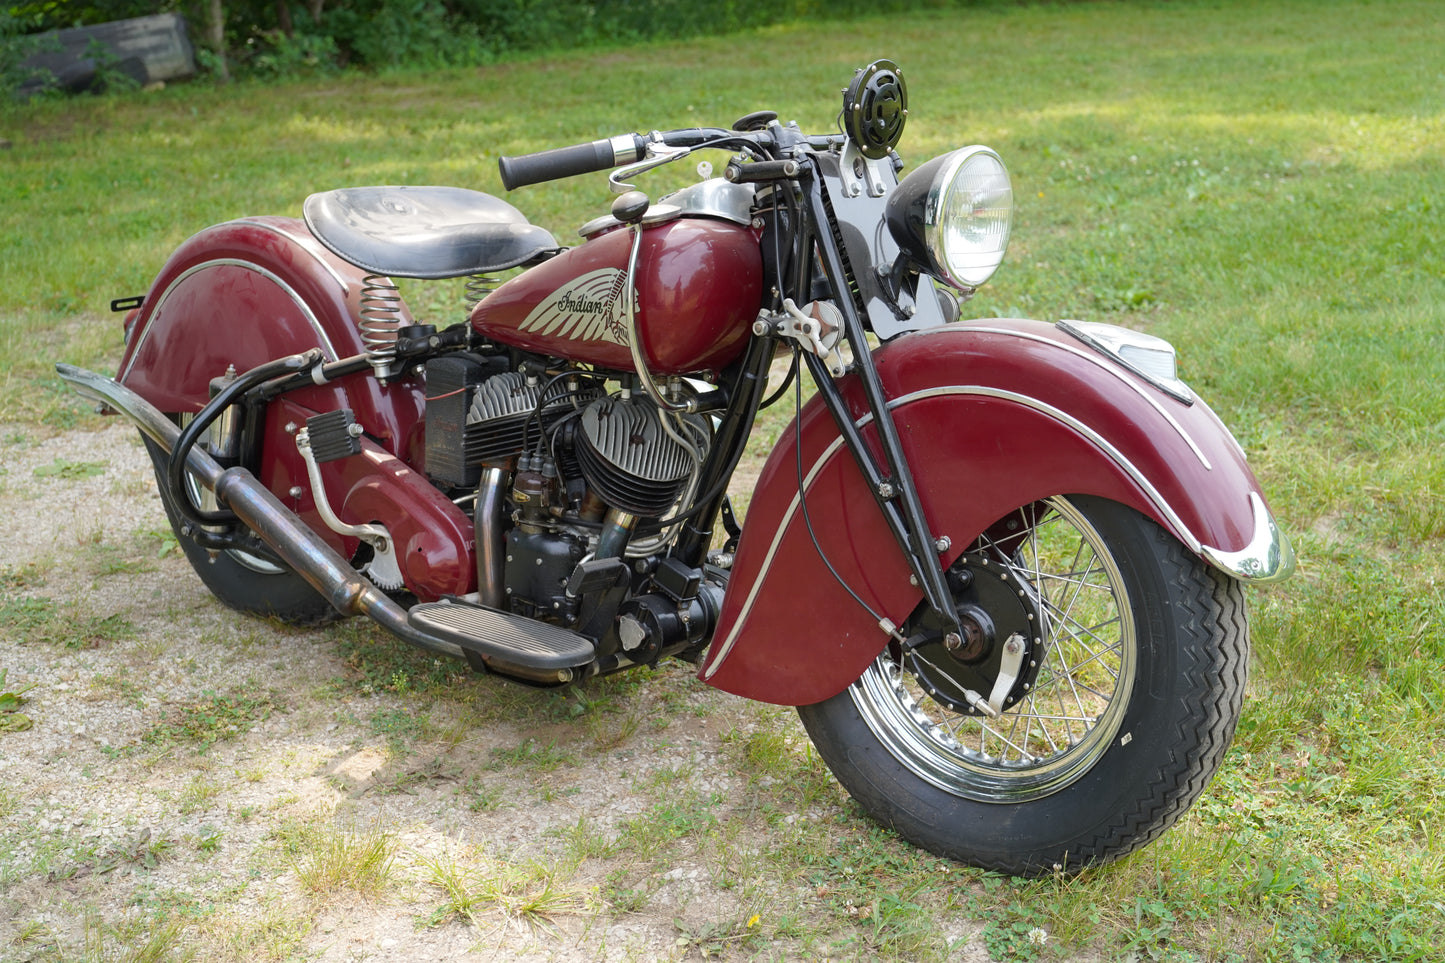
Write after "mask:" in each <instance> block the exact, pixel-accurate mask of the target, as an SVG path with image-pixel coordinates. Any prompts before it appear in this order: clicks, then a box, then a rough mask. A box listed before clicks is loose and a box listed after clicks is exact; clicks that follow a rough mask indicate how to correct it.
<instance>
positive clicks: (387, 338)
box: [358, 274, 402, 376]
mask: <svg viewBox="0 0 1445 963" xmlns="http://www.w3.org/2000/svg"><path fill="white" fill-rule="evenodd" d="M401 304H402V302H401V293H400V292H399V291H397V288H396V285H395V284H393V283H392V281H391V278H389V277H387V276H386V275H384V274H368V275H367V276H366V277H365V278H363V279H362V282H361V309H360V311H359V312H358V314H359V319H358V322H359V323H358V327H359V328H360V329H361V344H362V347H363V348H365V350H366V356H367V358H368V359H369V360H370V361H371V365H372V367H373V368H375V369H376V370H377V373H378V374H380V375H383V376H385V375H387V374H390V373H391V367H392V362H394V361H395V360H396V335H397V331H399V330H400V329H401V327H402V318H401Z"/></svg>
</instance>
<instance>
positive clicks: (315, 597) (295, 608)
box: [142, 435, 342, 626]
mask: <svg viewBox="0 0 1445 963" xmlns="http://www.w3.org/2000/svg"><path fill="white" fill-rule="evenodd" d="M142 438H143V439H144V440H145V444H146V451H148V452H149V453H150V456H151V466H152V467H153V468H154V469H155V474H156V485H157V487H158V488H159V489H160V494H161V504H163V505H164V506H165V509H166V518H167V519H169V520H170V523H171V531H172V532H174V533H175V535H176V540H177V541H178V542H179V543H180V546H181V551H182V552H184V553H185V556H186V560H187V561H189V562H190V563H191V568H193V569H195V572H196V575H198V576H200V579H201V581H202V582H203V583H205V586H206V588H208V589H210V590H211V594H212V595H214V596H215V597H216V598H217V599H218V600H219V601H220V602H221V603H222V604H223V605H225V606H227V607H229V608H233V609H235V610H236V611H238V612H245V613H246V614H247V615H254V616H258V617H260V618H265V619H274V620H276V621H278V622H284V623H286V624H287V625H295V626H319V625H326V624H328V623H330V622H335V621H336V620H338V619H340V618H341V617H342V616H341V613H340V612H338V611H336V609H335V608H334V607H333V606H332V605H331V603H330V602H328V601H327V600H326V598H325V597H324V596H322V595H321V594H319V593H318V592H317V591H316V590H315V589H314V588H312V587H311V585H310V584H309V583H308V582H307V581H306V580H305V579H303V578H302V577H301V576H300V575H297V574H296V572H295V571H294V570H292V569H291V568H289V567H287V566H285V565H284V564H281V563H279V562H276V561H273V560H271V559H267V558H263V557H261V556H259V555H253V554H251V553H249V552H243V551H239V550H226V551H220V552H215V553H212V552H211V551H209V550H207V549H205V548H202V547H201V546H200V545H197V544H196V542H195V541H194V540H193V539H191V538H188V537H187V536H186V535H184V534H182V532H181V524H182V520H181V516H180V513H179V512H178V511H177V510H176V505H175V500H174V498H173V497H172V495H171V492H170V491H169V490H168V486H167V485H166V462H167V461H168V459H167V457H166V455H165V453H164V452H162V451H161V449H160V447H159V446H158V445H156V444H155V442H153V441H151V440H150V439H149V438H145V436H144V435H142ZM196 487H197V493H198V492H199V491H200V488H199V486H196ZM197 493H192V494H193V496H195V495H196V494H197ZM206 494H207V495H209V494H210V493H209V492H207V493H206ZM193 500H198V499H196V498H194V497H193ZM206 507H210V508H214V507H215V506H214V505H208V506H206Z"/></svg>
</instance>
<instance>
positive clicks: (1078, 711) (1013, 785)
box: [849, 498, 1138, 803]
mask: <svg viewBox="0 0 1445 963" xmlns="http://www.w3.org/2000/svg"><path fill="white" fill-rule="evenodd" d="M1038 507H1039V508H1040V509H1041V510H1039V511H1037V512H1034V511H1025V510H1020V511H1019V512H1017V513H1015V514H1014V515H1013V516H1012V517H1011V518H1010V519H1005V520H1003V526H1002V529H1003V530H1006V531H1007V532H1008V535H1007V546H1004V545H1001V544H999V543H998V542H995V541H991V540H989V539H988V538H987V537H985V538H984V539H983V540H981V541H980V543H979V545H978V548H979V549H980V550H982V551H983V552H985V553H986V554H988V555H990V556H991V558H992V561H994V562H996V563H998V564H1002V565H1006V566H1008V567H1009V569H1010V570H1011V573H1012V574H1013V575H1014V576H1015V577H1016V578H1017V579H1019V580H1021V581H1024V582H1027V583H1028V584H1029V585H1031V586H1032V587H1033V589H1034V591H1036V592H1037V593H1038V598H1039V601H1040V604H1041V605H1042V606H1043V610H1044V612H1045V613H1046V616H1047V618H1046V619H1045V622H1046V625H1047V629H1046V632H1045V635H1046V637H1045V638H1044V639H1042V646H1041V655H1040V656H1039V658H1038V661H1039V665H1038V666H1037V676H1036V677H1035V679H1034V681H1033V683H1032V685H1031V687H1030V689H1029V692H1028V693H1027V694H1026V695H1025V696H1024V697H1023V698H1021V699H1020V700H1019V701H1018V702H1017V703H1015V704H1014V705H1013V706H1011V707H1009V708H1007V709H1005V710H1004V711H1003V712H1002V713H1001V714H1000V715H999V716H998V718H994V719H990V718H987V717H985V716H982V715H968V714H965V713H960V712H954V711H953V710H951V709H948V708H947V707H945V706H944V705H942V704H940V703H938V702H936V701H934V700H933V699H932V698H930V697H929V696H928V695H927V694H926V693H925V692H924V690H923V688H922V687H921V686H920V685H919V683H918V681H917V680H916V679H915V678H914V677H913V675H912V673H910V672H909V671H908V670H907V669H906V668H904V667H903V666H902V665H901V664H900V662H899V660H898V658H897V656H896V655H895V654H894V653H893V652H891V651H887V650H885V651H884V653H883V654H882V655H881V656H879V658H878V659H877V660H876V661H875V662H874V663H873V664H872V665H870V666H869V667H868V668H867V669H866V670H864V672H863V675H862V676H861V677H860V678H859V679H858V681H857V682H855V683H854V684H853V686H852V688H851V689H850V690H849V692H850V694H851V695H852V698H853V702H854V704H855V705H856V706H857V707H858V711H859V713H860V714H861V715H862V717H863V720H864V722H865V723H866V724H867V725H868V727H869V728H870V729H871V730H872V731H873V734H874V735H875V736H877V737H878V739H879V740H880V741H881V742H882V743H883V745H884V746H885V747H886V748H887V749H888V751H889V752H890V753H892V755H893V756H894V758H896V759H897V760H898V761H899V762H901V763H902V764H903V765H904V766H906V767H907V768H908V769H910V770H912V771H913V772H914V773H915V774H917V775H918V776H919V777H921V778H922V779H924V780H926V781H928V782H930V783H932V784H933V785H935V786H937V787H939V788H940V789H943V790H946V791H947V792H950V793H953V794H954V795H958V796H962V797H964V798H967V799H975V800H979V801H982V802H1000V803H1005V802H1025V801H1028V800H1030V799H1036V798H1039V797H1042V796H1046V795H1049V794H1050V793H1054V792H1057V791H1059V790H1060V789H1063V788H1064V787H1066V786H1068V785H1070V784H1072V783H1073V782H1075V781H1077V780H1078V779H1080V778H1082V777H1083V776H1084V775H1085V774H1086V773H1087V772H1088V771H1089V770H1090V769H1092V768H1093V766H1094V765H1095V764H1096V763H1097V762H1098V761H1099V759H1100V758H1101V757H1102V756H1103V754H1104V752H1105V751H1106V750H1107V749H1108V748H1109V746H1110V745H1111V744H1112V743H1113V742H1114V740H1115V738H1116V737H1119V730H1120V728H1121V726H1122V724H1123V719H1124V713H1125V710H1126V708H1127V706H1128V702H1129V693H1130V692H1131V691H1132V690H1133V687H1134V679H1135V674H1136V671H1137V649H1138V645H1137V643H1138V637H1137V632H1136V626H1135V624H1134V619H1133V614H1132V612H1131V610H1130V607H1129V600H1128V595H1127V592H1126V589H1125V586H1124V580H1123V576H1122V575H1121V574H1120V572H1119V568H1118V565H1117V564H1116V563H1115V561H1114V558H1113V555H1112V554H1111V553H1110V552H1109V550H1108V548H1107V547H1106V546H1105V544H1104V540H1103V537H1102V536H1101V535H1100V534H1099V531H1098V530H1097V529H1096V528H1095V527H1094V525H1093V524H1092V523H1091V522H1090V521H1089V520H1088V518H1086V517H1085V516H1084V515H1083V513H1082V512H1080V511H1079V510H1078V509H1077V508H1075V507H1074V506H1073V505H1072V504H1070V503H1069V502H1068V501H1067V500H1066V499H1063V498H1051V499H1047V500H1046V501H1044V502H1041V503H1039V506H1038ZM1015 523H1017V524H1015ZM1010 526H1012V527H1010ZM997 529H1000V526H995V527H994V529H991V531H992V530H997ZM985 694H986V693H985Z"/></svg>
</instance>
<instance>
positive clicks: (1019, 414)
mask: <svg viewBox="0 0 1445 963" xmlns="http://www.w3.org/2000/svg"><path fill="white" fill-rule="evenodd" d="M874 359H875V362H876V364H877V367H878V373H879V377H880V378H881V380H882V383H883V387H884V392H885V395H886V396H887V397H888V398H889V399H890V408H891V410H892V413H893V417H894V420H895V423H896V424H897V427H898V431H899V435H900V437H901V439H902V444H903V449H904V453H905V455H906V457H907V458H908V463H909V465H910V467H911V469H912V471H913V473H914V478H915V480H916V482H917V484H918V488H919V496H920V499H921V500H922V504H923V509H924V514H925V517H926V518H927V519H928V520H929V524H930V527H931V529H932V531H931V534H932V535H933V537H934V538H935V539H944V538H946V539H947V546H948V547H947V548H946V549H945V550H943V551H941V552H940V555H939V559H940V562H941V563H942V564H943V565H945V566H946V565H950V564H952V563H953V561H954V560H955V559H957V558H958V556H959V555H961V554H962V553H963V552H964V551H965V550H966V549H967V548H968V546H969V544H970V543H971V542H973V541H974V539H975V538H976V537H977V536H978V535H979V534H980V533H981V532H983V531H984V530H985V529H987V528H989V527H990V526H992V525H993V524H994V523H995V522H997V521H999V520H1000V519H1002V518H1003V517H1004V516H1006V515H1007V514H1009V513H1010V512H1011V511H1013V510H1014V509H1015V508H1018V507H1019V506H1021V505H1026V504H1029V503H1030V502H1033V501H1037V500H1039V499H1042V498H1046V497H1049V496H1052V495H1060V494H1084V495H1097V496H1102V497H1105V498H1110V499H1113V500H1115V501H1118V502H1122V503H1124V504H1126V505H1129V506H1131V507H1133V508H1135V509H1137V510H1138V511H1140V512H1142V513H1144V514H1145V515H1147V516H1148V517H1150V518H1152V519H1154V521H1156V522H1158V523H1159V524H1160V525H1161V526H1163V527H1164V528H1165V529H1166V530H1168V531H1170V532H1171V533H1172V534H1173V535H1174V536H1175V537H1176V538H1178V539H1179V540H1180V542H1182V543H1183V544H1184V545H1185V546H1187V547H1188V548H1189V549H1190V550H1191V551H1193V552H1196V553H1198V554H1200V555H1201V556H1202V557H1204V558H1206V559H1207V560H1209V561H1210V562H1211V563H1212V564H1214V565H1216V566H1218V567H1220V568H1223V569H1225V570H1226V571H1228V572H1229V574H1230V575H1232V576H1234V577H1237V578H1259V579H1264V580H1267V579H1271V578H1279V577H1283V576H1284V575H1286V574H1288V571H1289V569H1291V568H1292V566H1293V556H1292V554H1291V553H1290V550H1289V545H1288V542H1287V540H1285V539H1284V537H1283V536H1282V535H1281V534H1280V533H1279V532H1278V530H1277V529H1276V528H1275V527H1274V525H1273V520H1272V519H1271V518H1270V516H1269V512H1268V508H1267V506H1266V505H1265V502H1264V500H1263V497H1262V496H1261V495H1260V486H1259V483H1258V482H1257V481H1256V479H1255V477H1254V475H1253V473H1252V472H1251V471H1250V469H1249V467H1248V465H1247V464H1246V463H1245V458H1244V452H1243V451H1242V450H1241V449H1240V447H1239V445H1238V444H1237V443H1236V442H1235V440H1234V438H1233V436H1231V435H1230V433H1229V431H1228V429H1226V428H1225V427H1224V425H1223V423H1222V422H1220V420H1219V419H1218V417H1217V416H1215V414H1214V412H1212V411H1211V410H1210V409H1209V407H1208V406H1207V405H1206V404H1205V403H1204V402H1203V401H1201V400H1199V399H1197V398H1196V399H1194V400H1193V401H1192V403H1185V402H1183V401H1180V400H1179V399H1177V398H1175V397H1173V396H1171V395H1169V394H1166V393H1165V392H1163V391H1161V390H1159V389H1158V388H1156V387H1154V386H1153V385H1151V384H1149V383H1148V382H1146V381H1145V380H1143V379H1142V378H1140V377H1138V376H1137V375H1135V374H1134V373H1133V372H1131V371H1129V370H1128V369H1126V368H1124V367H1122V366H1121V365H1119V364H1117V363H1115V362H1113V361H1112V360H1111V359H1109V358H1107V357H1105V356H1104V355H1102V354H1101V353H1099V352H1097V351H1095V350H1093V349H1091V348H1088V347H1086V346H1085V345H1084V344H1082V343H1081V342H1079V341H1077V340H1075V339H1074V338H1072V337H1071V336H1070V335H1068V334H1066V333H1065V332H1063V331H1061V330H1059V329H1058V328H1056V327H1054V326H1053V325H1048V324H1044V323H1041V322H1037V321H1023V320H999V319H995V320H989V321H974V322H964V323H955V324H949V325H943V326H940V327H936V328H930V329H927V330H925V331H919V332H915V333H912V334H907V335H904V336H901V337H899V338H897V339H895V340H893V341H892V342H890V343H888V344H887V345H885V346H883V347H881V348H880V349H878V350H877V351H876V352H875V353H874ZM839 388H840V389H841V390H842V392H843V395H844V398H845V400H846V401H847V403H848V405H849V408H850V410H851V411H852V412H853V414H854V417H855V418H856V419H857V421H858V423H859V425H860V426H862V429H863V433H864V436H865V439H867V441H868V443H869V444H870V445H872V446H874V448H875V452H876V444H877V443H876V434H875V433H874V431H873V428H872V425H871V422H872V419H871V416H869V415H868V414H867V405H866V403H865V401H864V398H863V393H862V390H861V386H860V385H859V383H858V379H857V378H856V376H853V375H849V376H847V377H845V378H843V379H841V380H840V381H839ZM800 476H801V477H802V478H803V480H804V484H803V490H804V492H805V493H806V498H805V499H800V498H799V497H798V492H799V477H800ZM809 522H811V529H812V531H811V534H810V532H809V524H808V523H809ZM815 538H816V543H817V547H816V548H815V544H814V539H815ZM819 549H821V551H822V553H823V555H824V556H825V557H826V558H827V560H828V561H829V563H830V564H831V565H832V568H833V569H834V570H835V571H836V572H837V573H838V576H839V577H840V578H841V579H842V580H843V581H844V582H846V583H847V585H848V586H849V587H851V588H852V590H853V591H854V592H855V593H857V595H858V596H859V598H861V599H862V600H863V601H864V602H865V603H866V604H867V605H868V607H869V608H870V609H871V610H872V611H873V612H875V613H877V614H878V615H879V616H882V617H884V618H886V619H888V620H890V621H891V622H893V623H896V624H899V625H901V624H903V623H904V621H905V620H906V619H907V618H908V616H909V614H910V613H911V612H912V611H913V610H914V609H915V608H916V607H917V606H918V604H919V602H920V601H921V600H922V594H921V592H920V591H919V589H918V588H916V587H915V586H914V585H912V584H910V578H911V574H910V570H909V566H908V564H907V562H906V560H905V558H904V556H903V552H902V550H901V549H900V548H899V547H898V545H897V543H896V542H895V541H894V539H893V537H892V535H891V534H890V532H889V530H888V527H887V525H886V523H885V522H884V520H883V518H882V515H881V513H880V512H879V511H878V508H877V505H876V504H875V502H874V500H873V497H872V495H871V493H870V492H869V491H868V488H867V485H866V484H865V482H864V480H863V477H862V474H861V473H860V472H859V470H858V467H857V465H856V464H855V463H854V461H853V459H852V457H851V456H850V455H849V452H848V449H847V448H846V447H845V446H844V444H843V441H842V438H841V436H840V435H839V433H838V430H837V428H836V426H835V425H834V424H833V420H832V418H831V416H830V415H829V414H828V412H827V410H826V409H825V408H824V407H823V406H822V404H821V402H819V401H818V399H816V398H815V399H813V400H812V401H811V402H809V403H808V405H806V406H805V408H804V410H803V412H802V416H801V418H800V420H799V421H798V422H796V423H795V424H794V425H793V426H790V428H789V429H788V430H787V431H786V432H785V433H784V435H783V437H782V438H781V439H780V442H779V444H778V445H777V447H776V448H775V449H774V450H773V453H772V455H771V456H770V457H769V459H768V461H767V463H766V465H765V466H764V469H763V472H762V474H761V476H760V478H759V481H758V485H757V488H756V490H755V491H754V494H753V497H752V500H751V502H750V503H749V506H748V511H747V517H746V522H745V525H744V529H743V536H742V539H741V541H740V543H739V546H738V552H737V556H736V561H735V563H734V566H733V570H732V575H731V577H730V579H729V583H728V590H727V594H726V596H725V598H724V601H723V609H722V613H721V615H720V617H719V624H718V627H717V631H716V633H715V635H714V641H713V644H712V646H711V648H710V649H709V651H708V654H707V657H706V659H705V660H704V662H703V666H702V669H701V671H700V672H699V678H701V679H702V680H703V681H705V682H707V683H709V684H711V685H714V686H717V687H718V688H721V689H725V690H727V691H729V692H734V693H737V694H739V695H742V696H745V697H747V698H750V699H757V700H761V701H765V702H773V703H778V704H784V705H807V704H811V703H814V702H820V701H822V700H824V699H827V698H830V697H831V696H833V695H835V694H837V693H838V692H840V691H842V689H843V688H844V687H846V686H847V685H849V684H850V683H851V682H852V681H853V680H854V679H856V678H857V677H858V675H859V674H860V673H861V672H862V671H863V669H864V668H865V667H866V666H867V665H868V663H869V662H871V661H872V660H873V659H874V658H875V657H876V656H877V655H878V653H879V652H880V651H881V650H882V648H883V646H884V645H885V644H886V642H887V633H886V631H885V629H884V628H882V627H881V626H880V624H879V623H878V621H876V620H875V619H874V618H872V617H870V615H869V614H868V612H867V611H865V610H864V609H863V607H862V606H860V605H859V604H858V602H857V601H855V600H854V599H853V598H852V597H851V596H850V595H849V594H848V593H847V592H846V591H845V590H844V589H843V588H842V587H841V586H840V585H839V584H838V581H837V580H836V579H835V578H834V577H833V576H832V575H831V574H829V572H828V569H827V568H826V567H825V566H823V565H821V564H819V558H818V550H819Z"/></svg>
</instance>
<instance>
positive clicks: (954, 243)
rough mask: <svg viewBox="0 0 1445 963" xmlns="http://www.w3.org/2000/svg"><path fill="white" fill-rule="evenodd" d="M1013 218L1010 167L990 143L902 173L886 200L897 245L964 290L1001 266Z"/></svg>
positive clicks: (936, 159)
mask: <svg viewBox="0 0 1445 963" xmlns="http://www.w3.org/2000/svg"><path fill="white" fill-rule="evenodd" d="M1012 223H1013V187H1012V185H1011V184H1010V183H1009V177H1008V171H1007V170H1006V169H1005V168H1004V166H1003V161H1002V160H1000V159H999V156H998V155H997V154H995V153H994V152H993V151H992V150H989V149H988V148H987V147H964V148H962V149H960V150H956V151H954V152H953V153H951V154H944V155H943V156H942V157H936V158H934V159H933V160H931V161H929V162H928V163H926V164H924V165H923V166H921V167H919V168H918V169H917V170H915V171H913V172H912V173H911V174H909V175H908V176H907V177H905V178H903V181H902V182H901V183H900V184H899V185H898V188H897V190H896V191H895V192H894V194H893V196H892V197H890V198H889V200H888V226H889V228H890V229H891V230H892V232H893V236H894V239H895V240H897V241H898V243H899V245H901V246H902V247H903V248H904V249H905V250H907V251H908V252H909V254H910V255H912V256H913V258H914V259H915V260H916V261H918V262H919V263H920V264H923V265H925V266H926V267H928V268H929V272H930V273H931V274H933V275H935V276H936V277H938V278H939V279H941V280H943V281H946V282H947V283H949V284H951V285H953V286H954V287H956V288H959V289H961V290H964V291H971V290H972V289H974V288H976V287H978V286H979V285H981V284H983V283H984V282H985V281H987V280H988V279H989V278H990V277H992V276H993V272H994V271H996V270H998V266H999V264H1000V263H1002V262H1003V255H1004V251H1005V250H1007V248H1008V237H1009V229H1010V227H1011V226H1012Z"/></svg>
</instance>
